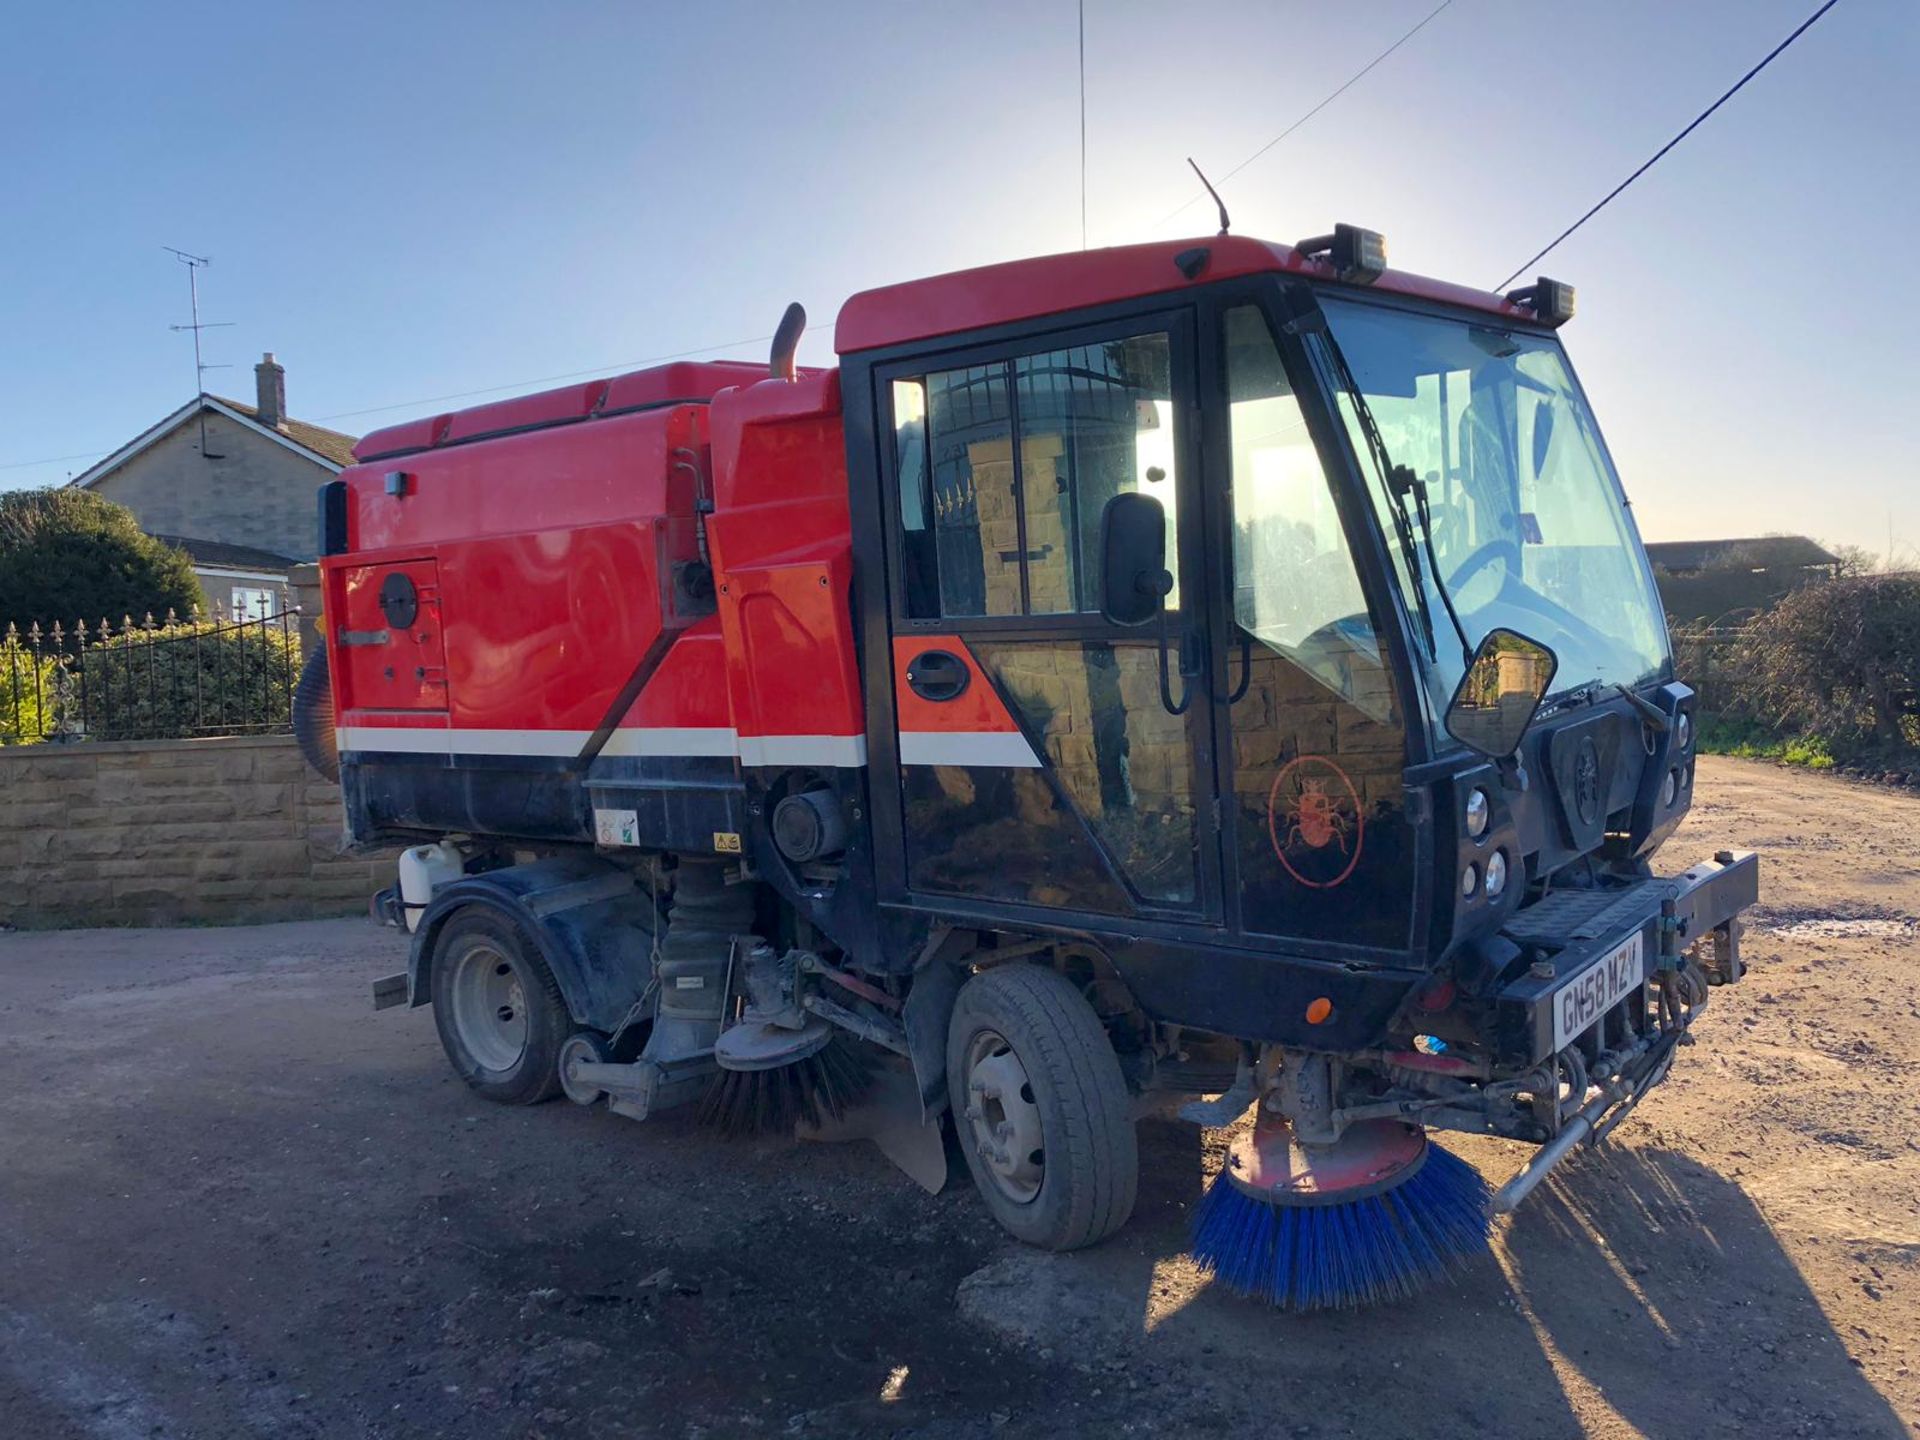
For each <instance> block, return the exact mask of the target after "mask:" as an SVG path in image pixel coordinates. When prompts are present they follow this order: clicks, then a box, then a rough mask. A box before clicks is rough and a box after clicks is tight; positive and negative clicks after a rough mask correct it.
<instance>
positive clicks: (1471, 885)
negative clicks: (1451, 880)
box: [1460, 865, 1480, 900]
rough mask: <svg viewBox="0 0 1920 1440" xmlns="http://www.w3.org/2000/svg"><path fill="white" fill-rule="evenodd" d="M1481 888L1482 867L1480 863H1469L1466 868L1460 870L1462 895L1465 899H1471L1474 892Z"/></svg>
mask: <svg viewBox="0 0 1920 1440" xmlns="http://www.w3.org/2000/svg"><path fill="white" fill-rule="evenodd" d="M1479 888H1480V867H1479V866H1478V865H1469V866H1467V868H1466V869H1465V870H1463V871H1461V872H1460V897H1461V898H1462V899H1463V900H1471V899H1472V898H1473V892H1474V891H1476V890H1478V889H1479Z"/></svg>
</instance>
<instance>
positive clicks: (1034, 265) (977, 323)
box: [833, 235, 1532, 355]
mask: <svg viewBox="0 0 1920 1440" xmlns="http://www.w3.org/2000/svg"><path fill="white" fill-rule="evenodd" d="M1190 250H1205V251H1206V252H1207V265H1206V268H1205V269H1204V270H1202V271H1201V272H1200V273H1199V274H1197V275H1196V276H1195V277H1194V278H1193V279H1192V280H1189V279H1188V278H1187V277H1186V276H1185V275H1184V274H1183V273H1182V272H1181V271H1180V269H1179V267H1178V266H1176V265H1175V264H1174V259H1175V257H1176V256H1180V255H1184V254H1186V253H1187V252H1188V251H1190ZM1269 271H1271V272H1278V273H1282V274H1292V275H1306V276H1310V277H1312V278H1315V279H1320V280H1329V281H1331V280H1334V279H1336V276H1335V274H1334V270H1333V267H1332V266H1331V265H1329V264H1328V263H1326V262H1325V261H1321V260H1309V259H1307V258H1305V257H1304V256H1302V255H1301V254H1300V252H1299V251H1297V250H1295V249H1294V248H1293V247H1292V246H1291V245H1276V244H1274V243H1272V242H1271V241H1267V240H1255V239H1252V238H1251V237H1249V236H1244V235H1224V236H1215V237H1212V238H1210V239H1205V240H1168V241H1156V242H1155V243H1153V244H1150V245H1123V246H1119V247H1116V248H1114V249H1111V250H1083V251H1075V252H1072V253H1070V254H1066V255H1042V256H1039V257H1037V258H1035V259H1032V260H1014V261H1010V262H1008V263H1005V264H1001V265H983V266H981V267H980V268H979V269H976V270H956V271H954V272H953V273H952V274H949V275H935V276H933V277H931V278H930V279H926V280H909V281H907V282H906V283H905V284H901V285H885V286H882V287H881V288H879V289H877V290H863V291H861V292H860V294H858V295H855V296H854V297H853V298H852V299H850V300H848V301H847V303H846V304H845V305H843V306H841V307H840V320H839V323H838V325H837V326H836V327H835V329H834V340H833V345H834V349H835V350H837V351H838V352H839V353H840V354H842V355H846V354H851V353H852V352H853V351H856V350H875V349H878V348H880V347H881V346H884V345H897V344H900V343H902V342H903V341H908V340H924V339H926V338H928V337H929V336H933V335H952V334H957V333H959V332H961V331H964V330H977V329H980V328H982V327H983V326H988V325H1000V324H1005V323H1007V322H1008V321H1013V320H1029V319H1032V318H1034V317H1036V316H1041V315H1052V314H1057V313H1059V312H1061V311H1067V310H1079V309H1082V308H1084V307H1087V306H1092V305H1102V304H1111V303H1112V302H1114V301H1118V300H1131V299H1135V298H1137V297H1139V296H1143V295H1158V294H1163V293H1167V292H1171V291H1177V290H1184V289H1186V288H1187V286H1188V285H1192V284H1204V283H1205V282H1207V281H1210V280H1228V279H1232V278H1233V277H1235V276H1239V275H1255V274H1260V273H1263V272H1269ZM1369 288H1371V289H1374V290H1389V291H1392V292H1394V293H1396V294H1401V295H1411V296H1416V297H1418V298H1420V299H1423V300H1435V301H1439V302H1441V303H1443V304H1448V305H1464V306H1468V307H1470V308H1472V309H1476V310H1484V311H1487V312H1488V313H1490V314H1494V315H1501V316H1504V317H1507V318H1510V319H1515V320H1527V319H1530V318H1532V317H1531V316H1530V315H1529V314H1528V313H1527V312H1526V311H1525V310H1522V309H1520V308H1519V307H1518V306H1514V305H1509V304H1508V303H1507V302H1506V301H1505V300H1504V299H1502V298H1501V297H1500V296H1498V295H1496V294H1494V293H1493V292H1491V291H1488V290H1475V289H1472V288H1470V287H1468V286H1465V285H1454V284H1450V283H1449V282H1447V281H1445V280H1429V279H1427V278H1426V277H1425V276H1422V275H1409V274H1407V273H1406V272H1404V271H1400V270H1389V271H1387V272H1386V273H1385V274H1383V275H1382V276H1381V277H1380V278H1379V279H1378V280H1376V281H1374V282H1373V284H1372V286H1371V287H1369Z"/></svg>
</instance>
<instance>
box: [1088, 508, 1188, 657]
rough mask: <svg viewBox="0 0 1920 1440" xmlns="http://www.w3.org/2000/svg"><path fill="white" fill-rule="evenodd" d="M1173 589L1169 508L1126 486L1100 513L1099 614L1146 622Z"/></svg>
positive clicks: (1120, 622) (1121, 621)
mask: <svg viewBox="0 0 1920 1440" xmlns="http://www.w3.org/2000/svg"><path fill="white" fill-rule="evenodd" d="M1172 590H1173V576H1172V575H1170V574H1168V573H1167V512H1166V510H1165V509H1164V508H1163V507H1162V506H1161V504H1160V502H1159V501H1158V500H1156V499H1154V498H1153V496H1151V495H1142V494H1141V493H1140V492H1139V491H1137V490H1129V491H1126V492H1124V493H1123V494H1119V495H1116V496H1114V497H1113V498H1112V499H1111V500H1109V501H1107V504H1106V508H1105V509H1104V510H1102V511H1101V512H1100V613H1101V614H1102V615H1104V616H1105V617H1106V618H1107V619H1108V620H1110V621H1111V622H1112V623H1113V624H1115V625H1144V624H1146V623H1147V622H1148V621H1149V620H1151V619H1153V617H1154V616H1156V615H1158V614H1159V613H1160V607H1161V605H1162V604H1163V603H1165V601H1166V598H1167V595H1168V594H1169V593H1170V592H1171V591H1172Z"/></svg>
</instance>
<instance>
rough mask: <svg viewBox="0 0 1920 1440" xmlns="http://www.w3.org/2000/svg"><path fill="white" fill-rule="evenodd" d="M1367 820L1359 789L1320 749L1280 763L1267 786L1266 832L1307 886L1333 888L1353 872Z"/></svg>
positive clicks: (1290, 869) (1276, 850) (1275, 849)
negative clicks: (1271, 787)
mask: <svg viewBox="0 0 1920 1440" xmlns="http://www.w3.org/2000/svg"><path fill="white" fill-rule="evenodd" d="M1366 831H1367V822H1366V817H1365V815H1364V813H1363V811H1362V810H1361V807H1360V792H1359V791H1358V790H1356V789H1355V788H1354V784H1353V781H1351V780H1349V779H1348V778H1347V772H1346V771H1344V770H1342V769H1341V768H1340V767H1339V766H1338V765H1336V764H1334V763H1333V761H1331V760H1329V759H1327V758H1326V757H1325V756H1324V755H1301V756H1298V757H1297V758H1295V759H1293V760H1289V761H1288V762H1287V763H1286V764H1285V765H1283V766H1281V767H1280V773H1279V774H1278V775H1276V776H1274V777H1273V789H1272V790H1270V791H1268V792H1267V835H1268V837H1269V838H1270V839H1271V840H1272V841H1273V853H1274V854H1275V855H1277V856H1278V857H1279V858H1280V863H1281V864H1282V865H1283V866H1285V867H1286V871H1287V873H1288V874H1289V875H1291V876H1292V877H1293V878H1294V879H1296V880H1298V881H1299V882H1300V883H1301V884H1302V885H1305V886H1306V887H1307V888H1308V889H1310V890H1331V889H1332V888H1333V887H1334V886H1336V885H1338V884H1340V883H1342V882H1343V881H1345V880H1346V878H1347V877H1348V876H1349V875H1351V874H1353V867H1354V866H1356V865H1358V864H1359V863H1360V845H1361V842H1362V841H1363V840H1364V839H1365V838H1366Z"/></svg>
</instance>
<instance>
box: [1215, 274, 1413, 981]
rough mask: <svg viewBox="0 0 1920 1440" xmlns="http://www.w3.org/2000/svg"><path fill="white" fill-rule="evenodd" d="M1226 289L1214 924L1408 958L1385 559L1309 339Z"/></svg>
mask: <svg viewBox="0 0 1920 1440" xmlns="http://www.w3.org/2000/svg"><path fill="white" fill-rule="evenodd" d="M1240 294H1241V295H1243V296H1244V298H1235V292H1234V291H1232V290H1227V291H1223V292H1222V293H1221V294H1220V295H1219V298H1218V299H1217V300H1216V302H1215V304H1214V305H1213V307H1212V308H1211V309H1210V310H1209V312H1208V316H1207V321H1208V323H1207V355H1208V363H1207V365H1206V367H1205V368H1206V373H1207V390H1206V393H1207V395H1208V396H1209V397H1210V402H1209V404H1208V406H1207V410H1208V417H1209V423H1210V426H1211V429H1210V431H1209V437H1208V457H1209V461H1210V464H1209V466H1208V475H1207V485H1206V496H1207V502H1208V508H1207V524H1208V526H1209V527H1210V531H1211V534H1212V535H1213V537H1214V546H1213V553H1215V554H1217V555H1218V556H1220V557H1221V560H1222V562H1223V563H1222V566H1221V569H1222V571H1223V572H1224V573H1223V574H1222V575H1221V578H1220V582H1219V585H1218V587H1217V590H1216V592H1215V594H1214V596H1213V605H1214V609H1213V614H1212V626H1211V629H1212V633H1213V634H1214V635H1215V636H1216V637H1217V643H1216V645H1215V650H1214V661H1213V663H1214V668H1215V675H1216V680H1215V688H1216V689H1217V691H1218V693H1219V694H1220V696H1221V703H1220V704H1219V706H1218V707H1217V722H1216V723H1217V726H1218V738H1217V742H1216V743H1217V749H1218V753H1219V755H1220V774H1221V792H1222V803H1221V807H1220V809H1221V826H1220V843H1221V846H1222V849H1223V852H1224V853H1223V856H1222V860H1223V866H1224V874H1225V880H1224V889H1225V895H1226V910H1227V916H1228V920H1229V923H1230V927H1231V929H1232V931H1233V932H1234V933H1235V934H1236V935H1237V936H1243V937H1245V939H1246V940H1247V942H1248V943H1250V944H1255V945H1262V946H1266V945H1272V944H1274V943H1276V942H1278V943H1280V944H1281V945H1282V947H1283V948H1286V949H1288V950H1292V951H1295V952H1296V953H1314V952H1318V951H1323V950H1337V951H1340V952H1350V951H1374V952H1378V953H1381V954H1383V955H1394V956H1399V955H1404V954H1405V952H1406V950H1407V949H1408V947H1409V946H1410V945H1411V944H1413V943H1414V942H1415V940H1416V939H1417V935H1418V930H1417V922H1418V916H1419V900H1420V894H1421V891H1420V889H1419V885H1418V880H1419V876H1420V874H1421V870H1422V853H1421V831H1420V829H1419V827H1418V826H1416V825H1415V824H1413V823H1412V822H1411V820H1410V818H1409V815H1408V813H1407V804H1406V791H1405V786H1404V776H1405V767H1406V764H1407V759H1408V751H1407V719H1406V712H1405V709H1404V696H1405V694H1406V693H1407V690H1408V687H1407V685H1406V684H1405V683H1404V679H1405V676H1404V672H1403V671H1402V670H1401V669H1400V668H1399V667H1400V661H1399V659H1398V656H1399V655H1400V653H1401V651H1400V649H1397V648H1396V644H1397V642H1398V640H1399V630H1398V625H1399V622H1398V618H1397V611H1396V610H1395V608H1394V606H1393V604H1392V602H1391V599H1390V598H1389V597H1390V590H1389V589H1388V581H1387V579H1386V576H1385V573H1384V572H1385V558H1384V552H1383V551H1381V550H1380V549H1379V548H1378V545H1377V543H1376V542H1377V536H1376V534H1375V531H1374V529H1373V525H1372V520H1371V515H1370V511H1369V508H1368V505H1367V501H1366V497H1365V495H1364V494H1363V493H1361V492H1360V490H1359V484H1360V483H1361V482H1360V477H1359V474H1358V472H1357V470H1356V469H1355V468H1354V463H1353V457H1352V456H1351V454H1350V452H1349V451H1348V450H1347V449H1346V448H1345V446H1344V444H1343V442H1342V440H1341V434H1340V430H1339V428H1338V425H1339V422H1338V420H1337V418H1336V417H1335V414H1334V412H1333V411H1332V409H1331V408H1330V407H1329V406H1328V405H1327V404H1326V403H1325V401H1324V399H1323V398H1322V397H1323V395H1324V393H1325V392H1324V391H1323V390H1321V389H1320V388H1318V387H1317V386H1316V382H1315V375H1316V369H1315V367H1316V364H1317V361H1316V359H1315V355H1314V351H1313V346H1314V345H1315V344H1317V343H1320V341H1321V337H1319V336H1318V335H1317V334H1313V333H1311V332H1310V333H1309V334H1308V335H1307V337H1306V338H1305V339H1304V340H1303V339H1300V338H1297V337H1294V336H1290V335H1288V334H1287V328H1286V327H1285V326H1281V325H1276V324H1275V323H1274V322H1275V320H1276V319H1277V318H1278V317H1277V316H1276V315H1274V314H1273V313H1271V312H1270V311H1269V309H1268V303H1270V299H1271V297H1270V296H1263V295H1261V294H1260V293H1259V292H1258V291H1256V290H1254V289H1251V288H1249V289H1246V290H1243V291H1241V292H1240ZM1283 336H1285V337H1286V338H1285V339H1283V338H1282V337H1283Z"/></svg>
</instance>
